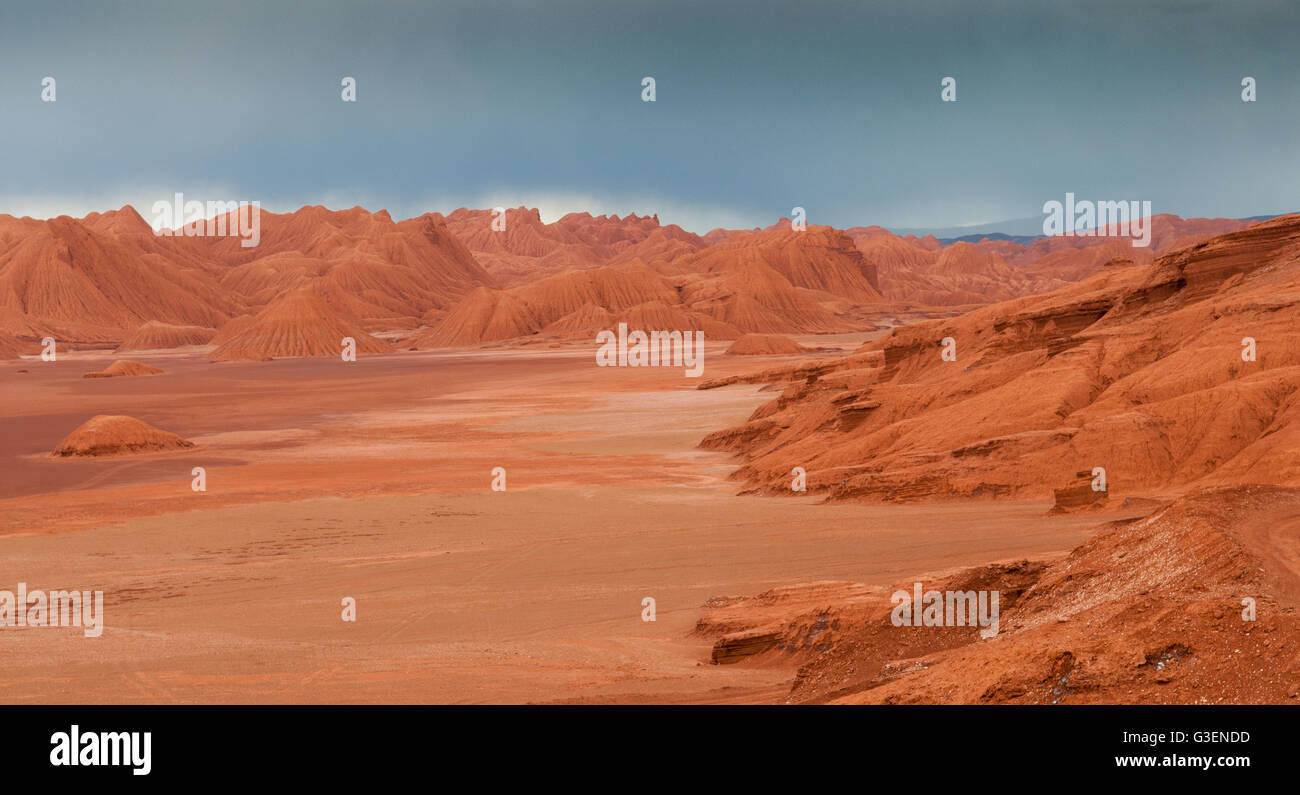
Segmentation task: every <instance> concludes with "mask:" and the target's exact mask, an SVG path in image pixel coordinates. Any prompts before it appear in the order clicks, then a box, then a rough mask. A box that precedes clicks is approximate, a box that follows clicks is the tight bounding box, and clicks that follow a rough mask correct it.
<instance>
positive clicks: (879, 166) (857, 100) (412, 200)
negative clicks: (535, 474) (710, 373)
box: [0, 0, 1300, 232]
mask: <svg viewBox="0 0 1300 795" xmlns="http://www.w3.org/2000/svg"><path fill="white" fill-rule="evenodd" d="M1297 42H1300V3H1296V2H1293V0H1239V2H1231V3H1228V2H1224V3H1211V2H1198V1H1196V0H1146V1H1145V2H1144V1H1143V0H1095V1H1094V2H1050V1H1049V0H1034V1H1031V0H1023V1H1021V0H1000V1H999V0H983V1H982V2H971V1H970V0H906V1H904V2H875V1H874V0H859V1H858V2H832V1H830V0H802V1H790V2H766V1H763V0H755V1H752V2H724V1H723V0H688V1H683V2H679V1H678V0H657V1H656V2H635V3H634V2H620V1H619V0H603V1H602V2H590V1H588V0H554V1H553V2H543V1H542V0H534V1H533V2H528V1H527V0H473V2H459V0H449V1H447V2H429V3H417V2H385V1H384V0H372V1H371V2H329V1H327V0H321V1H320V2H277V1H276V0H262V2H241V1H240V0H223V2H219V3H214V2H204V3H179V2H175V0H171V1H170V2H153V1H145V0H138V1H136V2H109V1H106V0H101V1H99V2H61V1H60V0H46V1H45V2H27V0H9V1H8V2H5V3H4V4H3V6H0V108H3V112H2V114H0V129H3V138H4V146H3V148H0V152H3V154H2V155H0V157H3V163H2V164H0V166H2V167H0V212H6V213H11V214H16V215H24V214H27V215H33V216H37V217H48V216H52V215H58V214H62V213H68V214H72V215H82V214H84V213H86V212H89V211H92V210H103V209H108V208H112V207H118V206H121V205H122V204H125V203H131V204H134V205H136V206H137V208H139V209H140V210H141V212H142V214H145V215H146V217H148V213H149V210H148V208H149V207H151V206H152V203H153V202H154V201H156V200H159V199H170V197H171V195H172V194H173V193H174V192H176V191H182V192H184V193H185V194H186V197H187V198H198V199H201V200H208V199H213V200H216V199H221V200H228V199H235V200H259V201H261V202H262V204H263V206H264V207H267V208H268V209H272V210H277V211H283V210H289V209H296V208H297V207H299V206H301V205H303V204H324V205H326V206H328V207H331V208H345V207H351V206H353V205H357V204H360V205H362V206H364V207H367V208H368V209H371V210H378V209H381V208H383V209H388V210H389V211H390V212H392V213H393V215H394V217H409V216H412V215H417V214H419V213H421V212H425V211H428V210H440V211H444V212H445V211H450V210H452V209H455V208H456V207H459V206H474V207H490V206H495V205H506V206H518V205H521V204H523V205H528V206H537V207H539V208H540V209H541V210H542V213H543V217H544V218H546V219H547V220H550V219H553V218H555V217H558V216H559V215H561V214H563V213H564V212H568V211H571V210H588V211H591V212H594V213H602V212H604V213H608V212H614V213H618V214H620V215H622V214H626V213H628V212H637V213H640V214H648V213H658V214H659V216H660V219H661V220H662V221H663V222H665V223H678V224H681V225H682V226H684V227H686V228H688V229H691V230H692V231H696V232H705V231H708V230H709V229H710V228H713V227H716V226H726V227H733V228H734V227H749V226H755V225H766V224H769V223H771V222H773V221H774V220H776V219H777V218H779V217H781V216H783V215H788V214H789V213H790V210H791V208H792V207H794V206H796V205H798V206H802V207H805V208H806V209H807V213H808V221H809V222H810V223H828V224H832V225H835V226H839V227H846V226H854V225H865V224H880V225H883V226H890V227H909V228H929V227H953V226H961V225H969V224H981V223H988V222H994V221H999V220H1002V219H1022V218H1026V217H1030V216H1035V215H1040V214H1041V208H1042V205H1043V202H1045V201H1048V200H1051V199H1057V200H1060V199H1063V197H1064V194H1065V193H1066V192H1067V191H1071V192H1074V193H1075V194H1076V195H1077V196H1078V197H1079V198H1081V199H1096V200H1101V199H1106V200H1119V199H1138V200H1149V201H1151V202H1152V206H1153V211H1154V212H1172V213H1177V214H1180V215H1184V216H1234V217H1243V216H1251V215H1260V214H1273V213H1280V212H1285V211H1289V210H1297V209H1300V201H1297V198H1296V197H1297V189H1298V188H1300V147H1298V146H1297V144H1296V142H1297V133H1298V131H1300V44H1297ZM647 75H648V76H653V77H654V78H655V80H656V82H657V101H656V102H653V103H647V102H642V101H641V79H642V78H643V77H644V76H647ZM45 76H52V77H54V78H55V79H56V80H57V101H56V102H53V103H46V102H42V101H41V80H42V78H43V77H45ZM344 76H352V77H355V78H356V80H357V100H358V101H357V102H355V103H345V102H343V101H341V99H340V91H341V90H342V89H341V87H340V80H341V79H342V78H343V77H344ZM945 76H952V77H954V78H956V80H957V97H958V98H957V102H954V103H944V102H941V101H940V99H939V93H940V81H941V80H942V78H944V77H945ZM1244 76H1252V77H1254V78H1256V80H1257V86H1258V101H1256V102H1254V103H1245V102H1242V101H1241V90H1242V89H1241V80H1242V78H1243V77H1244Z"/></svg>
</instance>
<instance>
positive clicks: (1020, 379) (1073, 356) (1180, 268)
mask: <svg viewBox="0 0 1300 795" xmlns="http://www.w3.org/2000/svg"><path fill="white" fill-rule="evenodd" d="M1298 256H1300V216H1287V217H1285V218H1281V219H1276V220H1274V221H1269V222H1265V223H1262V224H1258V225H1256V226H1252V227H1250V228H1248V229H1245V230H1242V231H1239V232H1234V233H1231V234H1228V235H1223V236H1220V237H1218V238H1214V239H1213V240H1211V241H1209V242H1207V243H1203V244H1199V245H1196V246H1193V247H1191V248H1187V249H1182V250H1179V251H1177V252H1173V253H1171V254H1168V255H1166V256H1164V257H1162V258H1160V259H1159V260H1158V261H1157V262H1156V263H1155V264H1154V265H1152V266H1151V267H1113V268H1108V269H1106V270H1104V271H1103V272H1102V273H1099V274H1098V275H1096V276H1093V277H1091V278H1090V279H1087V280H1085V281H1083V282H1080V283H1078V284H1075V285H1071V286H1069V287H1065V288H1062V289H1060V290H1057V291H1055V292H1053V293H1049V294H1046V295H1042V296H1036V297H1031V298H1022V299H1017V300H1015V301H1009V302H1004V303H1000V304H995V305H992V306H989V307H985V308H982V309H978V310H974V311H972V312H969V313H967V314H965V315H962V316H961V317H958V318H953V319H950V320H936V321H927V322H922V323H917V324H913V325H909V326H904V327H900V328H898V329H895V330H894V331H893V332H892V333H890V334H889V335H887V336H885V337H883V338H881V339H879V340H876V341H873V342H871V343H868V344H867V345H865V346H864V347H863V348H862V349H861V350H860V351H859V352H858V353H856V354H854V355H852V356H848V357H845V358H843V359H842V360H839V361H838V363H834V364H832V365H831V366H830V367H824V368H822V370H821V371H820V372H818V373H816V374H814V375H808V376H804V377H800V380H798V381H796V380H794V379H795V378H796V377H797V376H796V374H795V372H794V371H793V370H791V372H790V374H789V375H788V376H787V379H788V383H789V386H788V387H787V389H786V390H785V392H784V393H783V394H782V396H781V397H780V398H779V399H778V400H776V401H773V402H772V403H771V404H768V405H767V406H764V407H761V408H760V409H759V410H758V411H757V412H755V415H754V417H752V418H751V420H750V422H748V423H746V424H745V425H743V426H741V427H739V428H734V429H731V430H728V431H723V432H720V433H718V434H714V435H712V436H710V437H709V438H707V439H706V440H705V442H704V446H706V447H709V448H716V449H731V450H735V451H737V452H741V453H743V454H744V456H745V458H746V463H745V465H744V467H743V468H742V469H741V470H740V471H739V472H738V473H737V474H736V476H737V477H738V478H740V479H743V480H745V481H747V482H748V484H749V487H750V488H751V489H757V490H762V491H770V492H772V493H788V488H786V486H787V483H786V481H787V479H788V473H789V472H790V470H791V468H792V467H794V466H802V467H804V468H805V469H806V470H807V472H808V489H809V490H810V491H820V492H823V493H825V494H827V495H828V496H830V497H832V498H838V499H843V498H870V499H885V500H908V499H926V498H946V497H977V496H985V497H993V496H1007V495H1021V496H1026V497H1047V496H1049V495H1050V494H1051V493H1052V490H1053V489H1056V488H1061V487H1064V486H1066V485H1067V484H1069V483H1071V482H1072V481H1073V480H1074V477H1075V474H1076V473H1077V472H1079V471H1082V470H1089V471H1091V469H1092V468H1093V467H1103V468H1105V469H1106V472H1107V480H1108V488H1109V489H1110V490H1112V491H1114V490H1119V491H1120V492H1121V493H1131V492H1132V490H1134V489H1151V488H1182V487H1187V486H1191V485H1194V484H1203V483H1215V482H1229V483H1232V482H1242V481H1245V482H1251V481H1255V482H1267V483H1282V484H1292V483H1295V484H1300V461H1297V460H1296V458H1295V456H1294V455H1293V454H1292V453H1291V452H1290V451H1292V450H1294V449H1295V448H1296V447H1297V446H1300V422H1292V420H1293V419H1295V418H1300V414H1298V413H1297V412H1300V404H1297V402H1296V401H1295V399H1294V397H1293V396H1294V395H1295V393H1296V392H1297V390H1300V344H1297V343H1300V332H1297V331H1296V328H1297V325H1298V324H1297V320H1300V303H1297V302H1295V301H1294V299H1293V298H1292V296H1293V295H1295V294H1300V259H1297V257H1298ZM1245 337H1251V338H1253V339H1254V340H1256V342H1257V345H1258V350H1259V354H1258V360H1257V361H1243V359H1242V355H1241V354H1242V352H1243V346H1242V342H1243V338H1245ZM946 339H950V340H951V341H952V342H953V343H954V344H955V353H956V361H946V360H945V359H944V358H943V357H942V356H941V352H942V351H943V350H944V348H945V343H944V340H946ZM706 386H707V384H706Z"/></svg>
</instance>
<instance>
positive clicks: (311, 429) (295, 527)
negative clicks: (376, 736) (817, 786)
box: [0, 335, 1101, 703]
mask: <svg viewBox="0 0 1300 795" xmlns="http://www.w3.org/2000/svg"><path fill="white" fill-rule="evenodd" d="M863 338H864V335H840V336H839V337H833V338H826V337H820V338H819V337H806V338H799V341H800V342H803V343H805V344H809V345H822V346H826V345H831V346H834V345H836V344H842V345H844V347H845V349H846V350H848V349H851V346H852V345H853V344H855V343H856V342H858V341H860V340H861V339H863ZM725 347H726V343H709V347H708V349H707V351H706V358H705V361H706V367H707V369H706V377H708V378H715V377H720V376H725V375H728V374H731V373H739V372H747V371H751V370H758V369H762V368H764V367H770V366H772V365H773V364H774V363H779V362H781V361H786V360H788V359H783V358H782V357H743V358H737V357H724V356H722V355H721V354H722V351H723V350H724V349H725ZM201 354H202V349H192V350H188V351H186V350H182V351H179V352H158V353H152V354H151V353H144V354H132V356H131V358H132V359H134V360H137V361H140V362H143V363H145V364H149V365H152V366H155V367H159V368H161V369H163V370H164V371H165V372H164V374H163V375H159V376H149V377H126V378H108V379H83V378H82V375H83V374H84V373H86V372H90V371H92V370H98V369H101V368H103V367H104V366H105V365H107V364H108V363H109V362H110V361H112V359H114V358H118V357H114V356H113V355H112V354H108V353H99V352H78V353H71V354H61V355H60V356H59V359H58V361H57V362H52V363H47V362H41V361H39V360H34V359H30V358H28V359H23V360H19V361H11V362H3V363H0V381H2V382H3V384H4V389H3V390H2V391H0V588H8V589H13V588H15V587H16V586H17V583H18V582H25V583H27V584H28V587H29V588H48V589H55V588H78V589H88V590H102V591H103V592H104V598H105V614H106V615H105V630H104V632H103V634H102V636H100V637H98V638H86V637H84V636H83V635H82V633H81V631H80V630H79V629H74V628H21V629H19V628H5V629H3V630H0V659H3V661H4V667H5V673H4V675H3V676H0V702H6V703H97V702H103V703H522V702H547V703H552V702H584V703H605V702H617V703H629V702H637V703H700V702H705V703H719V702H722V703H725V702H737V703H780V702H782V701H784V700H785V698H786V695H787V693H788V692H789V690H790V685H791V682H792V679H793V676H794V671H793V670H792V669H790V668H783V667H780V666H774V665H772V664H770V663H766V664H765V663H760V662H754V663H741V664H736V665H723V666H719V665H712V664H711V663H710V647H711V645H712V641H711V640H710V639H708V638H704V637H700V636H698V635H695V634H692V628H693V627H694V626H695V624H696V621H697V620H698V619H699V618H700V615H701V609H702V606H703V604H704V602H705V601H706V600H707V599H709V598H710V597H713V596H727V595H737V594H753V593H759V592H761V591H763V590H765V589H768V588H772V587H777V586H782V585H786V584H791V583H798V582H809V581H818V580H844V581H852V582H861V583H864V584H867V585H882V586H883V585H889V584H891V583H893V582H896V581H897V580H898V578H900V577H904V576H910V575H913V574H916V573H920V572H932V571H946V570H952V569H955V568H958V567H964V566H972V565H979V564H984V563H989V562H992V561H1000V560H1011V559H1016V558H1023V557H1031V558H1040V559H1050V558H1054V557H1057V556H1059V555H1061V554H1062V553H1064V552H1065V551H1066V550H1068V549H1070V548H1071V547H1073V546H1075V545H1076V544H1078V543H1079V542H1080V541H1082V540H1084V539H1086V538H1088V537H1089V535H1090V533H1091V532H1092V528H1094V527H1095V526H1096V525H1097V524H1098V522H1099V521H1101V519H1100V518H1099V517H1098V516H1097V515H1096V514H1090V515H1075V516H1048V515H1046V514H1047V511H1048V509H1049V508H1050V505H1051V503H1050V500H1049V499H1046V495H1045V499H1043V500H1042V501H1029V502H1023V501H1019V502H1007V501H999V502H992V501H987V502H985V501H975V502H964V503H948V504H944V503H938V504H925V505H886V506H881V505H870V504H832V505H822V504H820V502H821V501H820V499H819V498H816V497H803V496H790V497H783V498H773V497H751V496H737V494H736V492H737V491H738V490H739V488H740V486H739V484H737V483H735V482H731V481H728V480H727V475H728V474H729V473H730V472H732V471H733V470H734V469H735V468H736V466H737V465H738V464H737V461H736V459H735V458H733V457H732V456H731V455H729V454H724V453H714V452H706V451H701V450H699V449H697V447H696V445H697V444H698V443H699V441H700V439H701V438H702V437H703V436H705V435H706V434H708V433H709V432H711V431H714V430H717V429H719V428H724V427H729V426H731V425H734V424H737V423H739V422H742V421H743V420H744V419H745V418H746V417H747V416H748V415H749V414H750V412H752V411H753V409H754V408H755V407H757V406H758V405H760V404H761V403H763V402H764V401H765V400H767V399H769V398H770V397H771V393H763V392H762V391H761V387H758V386H749V385H738V386H732V387H726V388H721V389H714V390H706V391H700V390H696V389H695V386H696V384H697V381H696V380H695V379H690V378H685V377H684V376H683V375H682V372H681V371H680V370H676V369H672V368H637V369H631V368H598V367H596V366H595V362H594V357H593V355H592V354H593V348H592V346H591V345H587V344H566V345H564V346H561V347H558V348H551V347H547V348H542V347H540V346H514V347H498V348H485V349H476V350H459V351H446V352H403V353H397V354H388V355H379V356H363V357H362V358H361V359H360V361H358V362H356V363H348V364H344V363H342V362H340V361H338V360H335V359H325V358H321V359H286V360H276V361H272V362H229V363H219V364H213V363H210V362H208V361H207V360H206V359H205V358H203V356H202V355H201ZM101 413H121V414H128V415H130V416H133V417H137V418H140V419H142V420H145V421H146V422H149V423H150V424H152V425H155V426H157V427H159V428H163V429H166V430H169V431H173V432H176V433H179V434H181V435H182V436H184V437H185V438H187V439H190V440H191V441H193V442H195V443H196V447H195V448H193V449H190V450H183V451H176V452H167V453H157V454H145V455H135V456H128V457H109V458H103V459H93V460H90V459H87V460H67V459H56V458H54V457H52V456H51V455H50V451H51V450H52V449H53V448H54V446H55V445H56V444H58V442H59V440H60V439H61V438H62V437H63V436H64V435H65V434H67V433H68V432H69V431H71V430H72V429H73V428H75V427H76V426H77V425H78V424H79V423H81V422H82V421H84V420H85V419H87V418H88V417H90V416H91V415H94V414H101ZM195 466H202V467H204V468H205V469H206V477H207V491H206V492H204V493H196V492H194V491H192V490H191V487H190V484H191V470H192V468H193V467H195ZM498 466H499V467H504V468H505V469H506V471H507V490H506V491H505V492H494V491H492V490H491V488H490V483H491V480H492V469H493V468H494V467H498ZM344 597H352V598H354V599H356V602H357V620H356V621H355V622H344V621H343V620H342V618H341V613H342V608H341V600H342V599H343V598H344ZM645 597H652V598H654V599H655V600H656V607H657V620H655V621H654V622H646V621H643V620H642V615H641V614H642V600H643V598H645Z"/></svg>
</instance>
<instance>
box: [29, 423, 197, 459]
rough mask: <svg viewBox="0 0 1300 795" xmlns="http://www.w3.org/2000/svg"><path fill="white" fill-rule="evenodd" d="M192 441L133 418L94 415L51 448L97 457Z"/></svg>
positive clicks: (173, 446)
mask: <svg viewBox="0 0 1300 795" xmlns="http://www.w3.org/2000/svg"><path fill="white" fill-rule="evenodd" d="M193 446H194V443H193V442H191V441H188V440H186V439H182V438H181V437H179V436H177V435H176V434H174V433H170V432H168V431H163V430H159V429H157V428H155V427H153V426H152V425H150V424H148V423H146V422H141V421H140V420H137V419H135V418H134V417H126V416H123V415H119V414H97V415H95V416H94V417H91V418H90V419H88V420H86V421H85V422H84V423H82V424H81V425H80V426H79V427H78V428H77V429H76V430H74V431H73V432H72V433H70V434H68V435H67V436H66V437H64V439H63V441H61V442H59V445H58V447H55V448H54V455H56V456H63V457H68V456H101V455H117V454H120V453H147V452H156V451H160V450H181V449H185V448H188V447H193Z"/></svg>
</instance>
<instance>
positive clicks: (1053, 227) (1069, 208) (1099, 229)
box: [1043, 193, 1151, 248]
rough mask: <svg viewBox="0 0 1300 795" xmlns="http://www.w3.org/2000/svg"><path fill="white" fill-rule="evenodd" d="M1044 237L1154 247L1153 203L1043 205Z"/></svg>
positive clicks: (1068, 197)
mask: <svg viewBox="0 0 1300 795" xmlns="http://www.w3.org/2000/svg"><path fill="white" fill-rule="evenodd" d="M1043 214H1044V215H1045V216H1046V217H1045V218H1044V219H1043V234H1044V235H1047V236H1048V237H1057V236H1063V237H1131V238H1133V247H1134V248H1146V247H1147V246H1149V245H1151V202H1149V201H1144V202H1141V203H1140V204H1139V203H1138V202H1136V201H1102V202H1093V201H1088V200H1083V201H1075V199H1074V194H1073V193H1067V194H1065V203H1064V204H1062V203H1061V202H1058V201H1056V200H1055V199H1053V200H1052V201H1049V202H1046V203H1044V204H1043Z"/></svg>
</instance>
